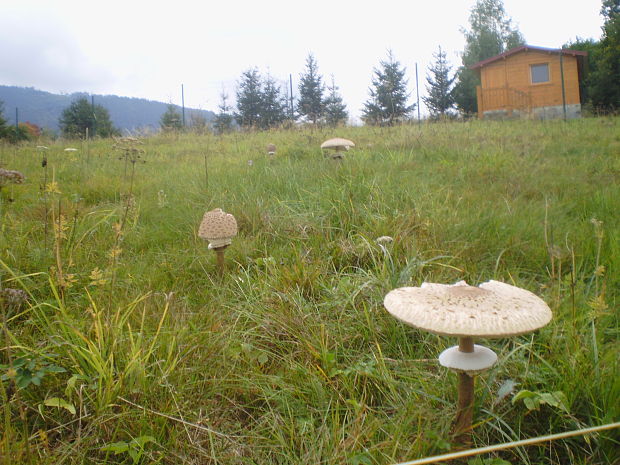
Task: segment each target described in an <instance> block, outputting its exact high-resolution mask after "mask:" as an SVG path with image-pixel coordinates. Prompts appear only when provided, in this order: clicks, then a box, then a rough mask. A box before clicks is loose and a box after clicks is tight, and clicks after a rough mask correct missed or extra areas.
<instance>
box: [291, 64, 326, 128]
mask: <svg viewBox="0 0 620 465" xmlns="http://www.w3.org/2000/svg"><path fill="white" fill-rule="evenodd" d="M299 79H300V81H299V100H298V102H297V113H299V115H300V116H302V117H305V118H306V119H307V120H308V121H310V122H311V123H312V124H315V125H316V124H317V123H318V122H319V121H320V120H321V119H322V118H323V115H324V110H325V108H324V105H323V93H324V91H325V86H324V85H323V83H322V79H323V78H322V77H321V75H320V74H319V68H318V65H317V63H316V60H315V59H314V56H313V55H312V54H311V53H310V54H308V57H307V58H306V70H305V72H304V73H302V74H301V75H300V76H299Z"/></svg>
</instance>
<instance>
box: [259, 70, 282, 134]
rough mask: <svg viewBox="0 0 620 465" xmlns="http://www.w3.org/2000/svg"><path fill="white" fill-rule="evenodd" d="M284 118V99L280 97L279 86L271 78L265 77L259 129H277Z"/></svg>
mask: <svg viewBox="0 0 620 465" xmlns="http://www.w3.org/2000/svg"><path fill="white" fill-rule="evenodd" d="M286 117H287V116H286V99H285V97H283V96H282V92H281V90H280V86H278V84H277V83H276V81H275V80H274V79H273V78H272V77H271V76H267V78H265V80H264V82H263V83H262V90H261V105H260V127H261V129H269V128H274V127H278V126H279V125H280V124H282V123H283V122H284V120H286Z"/></svg>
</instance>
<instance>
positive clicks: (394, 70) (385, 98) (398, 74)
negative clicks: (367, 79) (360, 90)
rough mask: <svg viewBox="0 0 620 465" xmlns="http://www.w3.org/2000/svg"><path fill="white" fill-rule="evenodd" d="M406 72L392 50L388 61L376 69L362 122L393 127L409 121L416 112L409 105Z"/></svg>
mask: <svg viewBox="0 0 620 465" xmlns="http://www.w3.org/2000/svg"><path fill="white" fill-rule="evenodd" d="M405 72H406V69H405V68H401V65H400V63H399V62H398V61H397V60H396V59H395V58H394V55H393V54H392V51H391V50H390V51H389V52H388V59H387V60H386V61H381V62H380V67H379V68H375V69H374V77H373V79H372V87H370V88H369V93H370V99H369V100H367V101H366V102H365V103H364V109H363V110H362V120H363V121H364V122H365V123H366V124H372V125H388V126H392V125H394V124H395V123H396V122H402V121H404V120H405V119H407V117H408V116H409V114H410V113H411V112H412V111H413V110H414V108H415V104H414V105H411V106H409V105H407V99H408V98H409V93H408V92H407V80H406V79H405Z"/></svg>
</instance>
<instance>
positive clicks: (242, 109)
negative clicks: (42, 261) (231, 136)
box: [0, 0, 620, 141]
mask: <svg viewBox="0 0 620 465" xmlns="http://www.w3.org/2000/svg"><path fill="white" fill-rule="evenodd" d="M601 15H602V16H603V18H604V26H603V35H602V38H601V39H600V40H598V41H595V40H592V39H589V40H582V39H576V40H575V41H573V42H571V43H569V44H566V45H565V47H566V48H572V49H578V50H584V51H587V52H588V56H589V60H588V63H589V71H588V73H587V74H586V77H585V79H584V80H583V82H582V83H581V85H582V89H581V91H582V96H583V101H584V103H585V104H586V106H587V107H589V108H590V109H591V110H594V111H617V110H618V109H620V0H602V6H601ZM461 32H462V33H463V35H464V37H465V47H464V50H463V52H462V54H461V65H460V66H459V67H458V68H457V70H456V71H455V72H452V68H451V66H450V65H449V64H448V61H447V58H446V53H445V52H444V51H443V50H442V49H441V46H440V47H439V48H438V51H437V53H435V54H433V58H434V61H433V63H432V64H431V65H430V66H429V67H428V70H427V75H426V91H427V95H426V96H424V97H422V100H423V101H424V103H425V105H426V107H427V108H428V110H429V113H430V118H431V119H442V118H451V117H455V116H458V115H460V116H469V115H474V114H476V113H477V101H476V86H478V85H479V84H480V78H479V75H478V73H477V72H475V71H472V70H471V69H470V67H471V66H472V65H473V64H475V63H477V62H479V61H482V60H485V59H487V58H490V57H492V56H495V55H499V54H501V53H503V52H505V51H507V50H509V49H511V48H514V47H517V46H519V45H523V44H525V38H524V37H523V35H522V34H521V32H520V31H519V30H518V28H516V27H514V26H513V25H512V20H511V19H510V17H508V15H507V14H506V11H505V9H504V5H503V1H502V0H477V1H476V3H475V5H474V6H473V8H472V9H471V11H470V16H469V28H468V29H463V30H462V31H461ZM407 89H408V81H407V79H406V68H405V67H403V66H402V65H401V64H400V62H399V61H398V60H397V59H396V57H395V56H394V54H393V53H392V52H391V51H388V54H387V58H386V59H384V60H381V61H380V62H379V66H377V67H375V68H374V69H373V74H372V78H371V86H370V87H369V89H368V92H369V97H368V100H367V101H366V102H364V106H363V109H362V121H363V122H364V123H365V124H368V125H380V126H384V125H387V126H390V125H394V124H397V123H401V122H403V121H406V120H408V119H410V117H411V114H412V112H413V111H414V110H415V108H416V105H415V104H409V99H410V97H411V93H410V92H408V90H407ZM290 90H292V89H290ZM290 90H289V89H288V88H287V86H286V85H285V86H284V88H283V87H282V86H281V85H280V84H278V82H277V81H276V80H275V79H274V78H273V77H271V76H270V75H268V74H267V75H266V76H263V75H261V73H260V72H259V71H258V69H257V68H250V69H247V70H246V71H244V72H243V73H242V74H241V77H240V79H239V81H238V82H237V86H236V91H235V97H236V104H235V106H234V107H233V106H232V105H231V104H230V103H229V99H230V97H229V95H228V94H226V92H225V91H222V93H221V95H220V104H219V106H218V113H217V114H216V117H215V119H214V121H213V123H212V129H213V130H214V131H215V132H217V133H224V132H227V131H230V130H232V129H233V128H234V127H235V126H238V127H241V128H244V129H263V130H264V129H270V128H274V127H280V126H282V125H285V124H292V123H295V122H301V123H306V124H312V125H315V126H316V125H322V126H323V125H327V126H338V125H345V124H346V123H347V120H348V117H349V114H348V111H347V108H346V104H345V103H344V102H343V99H342V96H341V95H340V93H339V88H338V86H336V84H335V80H334V77H333V75H332V76H331V80H330V82H329V84H326V83H325V79H324V77H323V76H322V75H321V74H320V72H319V67H318V63H317V61H316V59H315V57H314V56H313V55H312V53H310V54H309V55H308V56H307V58H306V62H305V68H304V70H303V72H302V73H300V75H299V84H298V86H297V92H298V95H297V97H296V99H293V96H292V95H290ZM190 119H191V126H192V127H194V128H203V129H205V128H207V126H208V124H207V122H206V120H204V118H203V117H198V116H196V115H192V116H191V117H190ZM59 123H60V128H61V131H62V134H63V136H65V137H84V135H85V134H86V133H87V131H88V134H90V135H92V136H95V135H96V136H101V137H109V136H112V135H116V134H118V133H119V130H118V129H116V128H114V126H113V124H112V122H111V121H110V115H109V113H108V111H107V110H106V109H105V108H104V107H103V106H101V105H92V104H89V102H88V100H87V99H85V98H81V99H79V100H76V101H75V102H73V103H72V104H71V105H70V106H69V107H68V108H67V109H65V110H64V111H63V113H62V115H61V117H60V121H59ZM160 126H161V128H162V130H164V131H170V130H181V129H183V128H184V121H182V118H181V115H180V114H179V113H178V110H177V108H176V107H175V106H174V105H169V106H168V109H167V110H166V112H165V113H164V114H163V115H162V117H161V120H160ZM35 129H36V128H34V129H33V128H27V127H25V126H22V127H20V126H18V127H16V128H12V127H11V126H9V125H8V124H7V121H6V119H5V118H4V117H3V116H2V104H1V102H0V138H5V139H9V140H14V141H19V140H23V139H27V138H28V137H30V136H32V134H33V131H35ZM35 132H36V131H35Z"/></svg>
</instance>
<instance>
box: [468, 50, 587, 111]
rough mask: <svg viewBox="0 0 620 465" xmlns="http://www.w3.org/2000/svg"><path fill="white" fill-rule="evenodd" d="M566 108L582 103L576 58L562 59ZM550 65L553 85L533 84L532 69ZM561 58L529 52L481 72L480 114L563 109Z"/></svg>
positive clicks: (523, 52)
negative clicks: (541, 65) (496, 111)
mask: <svg viewBox="0 0 620 465" xmlns="http://www.w3.org/2000/svg"><path fill="white" fill-rule="evenodd" d="M562 60H563V63H562V67H563V68H564V87H565V97H566V104H567V105H569V104H578V103H580V97H579V73H578V63H577V58H576V57H575V56H569V55H564V56H563V57H562ZM545 63H546V64H548V65H549V81H548V82H544V83H537V84H533V83H532V82H531V70H530V67H531V65H539V64H545ZM561 74H562V73H561V69H560V54H559V53H549V52H542V51H533V50H525V51H522V52H520V53H516V54H514V55H511V56H508V57H505V58H502V59H500V60H497V61H494V62H492V63H489V64H487V65H485V66H482V67H481V68H480V81H481V88H480V89H478V112H479V115H480V116H481V117H482V116H483V115H484V112H486V111H493V110H506V111H508V112H509V113H510V112H512V110H520V111H530V110H531V109H532V108H537V107H550V106H560V105H562V104H563V102H562V81H561Z"/></svg>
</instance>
